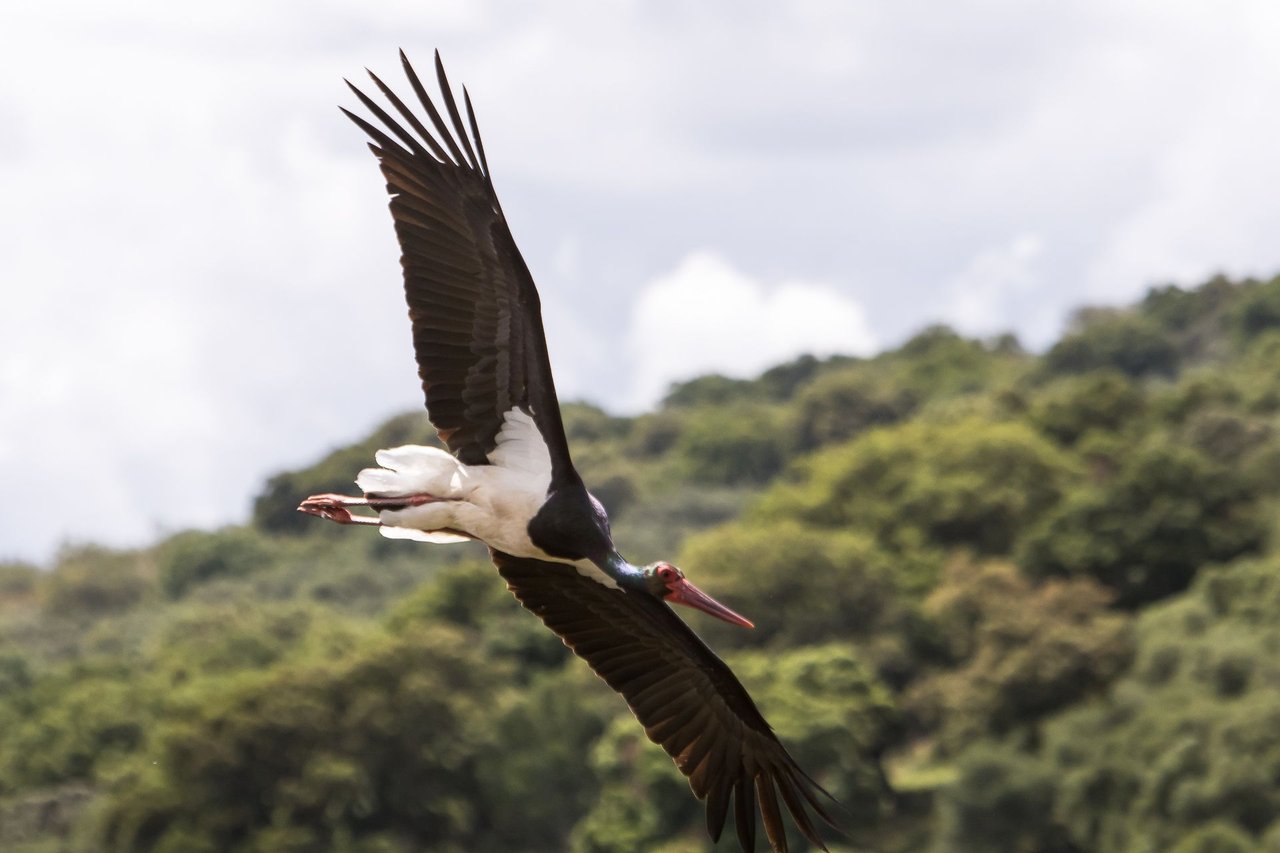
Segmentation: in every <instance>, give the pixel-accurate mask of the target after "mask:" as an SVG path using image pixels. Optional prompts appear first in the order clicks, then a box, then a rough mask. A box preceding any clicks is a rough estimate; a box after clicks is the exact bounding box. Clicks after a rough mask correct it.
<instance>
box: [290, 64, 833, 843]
mask: <svg viewBox="0 0 1280 853" xmlns="http://www.w3.org/2000/svg"><path fill="white" fill-rule="evenodd" d="M400 59H401V62H402V64H403V65H404V71H405V74H406V75H407V77H408V79H409V83H410V85H411V86H412V88H413V91H414V93H415V94H416V96H417V98H418V101H419V102H420V104H421V105H422V109H423V110H424V111H425V112H426V115H427V117H428V119H429V121H430V122H431V126H432V127H433V128H434V129H435V133H432V131H431V130H430V129H428V128H427V126H426V125H425V124H424V123H423V121H422V120H421V118H420V117H419V116H418V115H417V114H416V113H415V112H414V111H413V110H411V109H410V108H409V107H408V106H406V105H405V103H404V102H403V101H402V100H401V99H400V98H399V97H397V96H396V95H395V94H394V93H393V92H392V91H391V89H389V88H388V87H387V86H386V85H385V84H384V83H383V82H382V81H381V80H380V79H378V77H377V76H375V75H374V74H373V73H372V72H370V73H369V76H370V77H371V78H372V79H373V82H374V84H375V85H376V86H377V87H378V89H379V90H380V91H381V92H382V94H383V95H384V96H385V97H386V99H387V101H388V102H390V104H391V105H392V107H393V108H394V109H395V110H396V112H398V113H399V114H400V116H401V117H402V118H403V119H404V121H405V123H407V125H408V127H409V128H412V131H414V132H410V130H408V129H406V127H405V126H404V125H403V124H401V123H400V122H398V121H397V120H396V119H394V118H392V117H391V116H390V115H389V114H388V113H387V112H386V111H385V110H384V109H382V108H381V107H379V106H378V105H377V104H376V103H375V102H374V101H373V100H372V99H370V98H369V97H368V96H366V95H365V94H364V93H363V92H361V91H360V90H359V89H357V88H356V87H355V86H352V85H351V83H350V82H348V83H347V85H348V86H350V87H351V90H352V91H353V92H354V93H355V95H356V97H357V98H359V99H360V102H361V103H362V104H364V106H365V107H366V108H367V109H368V110H369V112H371V113H372V114H373V116H374V117H376V119H377V120H378V121H379V122H380V123H381V124H382V126H383V127H382V128H381V129H380V128H378V127H376V126H374V125H373V124H371V123H370V122H368V121H366V120H365V119H363V118H361V117H360V116H358V115H355V114H354V113H351V112H349V111H347V110H345V109H344V110H343V112H344V113H346V115H347V116H348V117H349V118H350V119H351V120H352V121H353V122H355V123H356V124H357V125H358V126H359V127H360V128H361V129H362V130H363V131H364V132H365V133H367V134H368V135H369V137H370V139H371V140H372V142H371V143H370V144H369V147H370V149H371V150H372V151H373V154H374V156H375V157H377V159H378V161H379V163H380V164H381V168H382V174H383V177H385V178H386V181H387V190H388V192H390V194H391V214H392V217H393V219H394V220H395V228H396V235H397V237H398V238H399V242H400V249H401V252H402V255H401V265H402V266H403V268H404V285H405V294H406V296H407V299H408V303H409V319H410V320H411V322H412V326H413V345H414V351H415V355H416V357H417V362H418V374H419V376H420V377H421V379H422V387H423V390H424V392H425V394H426V404H427V413H428V416H429V417H430V419H431V423H432V425H433V426H434V427H435V428H436V430H437V432H438V433H439V436H440V438H441V440H442V441H443V442H444V444H445V445H446V446H447V447H448V449H449V452H447V453H446V452H445V451H443V450H440V449H438V448H432V447H415V446H407V447H397V448H394V449H391V450H382V451H379V452H378V453H377V454H376V456H375V459H376V460H377V463H378V465H379V466H380V467H377V468H369V469H366V470H364V471H361V472H360V474H359V476H358V477H357V479H356V484H357V485H358V486H359V487H360V490H361V491H362V492H363V493H364V494H363V496H362V497H347V496H343V495H315V496H313V497H310V498H308V499H307V500H306V501H304V502H303V503H302V505H301V506H300V507H299V510H301V511H302V512H306V513H310V514H312V515H316V516H320V517H322V518H327V519H329V520H331V521H336V522H339V523H343V524H369V525H376V526H377V527H378V528H379V529H380V530H381V532H382V533H383V534H384V535H386V536H390V537H393V538H409V539H420V540H424V541H428V542H452V541H463V540H467V539H474V540H479V541H481V542H483V543H484V544H485V545H487V546H488V547H489V551H490V554H491V556H492V558H493V562H494V564H495V565H496V566H497V568H498V572H499V574H501V575H502V577H503V578H504V579H505V580H506V582H507V585H508V587H509V588H510V590H511V592H512V593H514V594H515V597H516V598H517V599H518V600H519V602H520V603H521V604H522V605H523V606H524V607H526V608H527V609H529V610H531V611H532V612H533V613H535V614H537V615H538V617H539V618H541V619H542V621H543V622H544V623H545V624H546V626H547V627H548V628H550V629H551V630H552V631H554V632H555V633H556V634H557V635H559V636H560V638H561V640H563V641H564V643H565V645H566V646H568V647H569V648H570V649H572V650H573V652H574V653H575V654H576V655H578V656H579V657H581V658H583V659H584V660H586V662H587V664H588V665H589V666H590V667H591V668H592V670H594V671H595V673H596V674H597V675H598V676H600V677H601V678H602V679H604V681H605V682H607V683H608V685H609V686H610V687H612V688H613V689H614V690H616V691H618V692H619V693H621V694H622V696H623V698H624V699H625V700H626V701H627V704H628V705H629V706H630V707H631V710H632V711H633V712H634V713H635V715H636V717H637V718H638V719H639V721H640V723H641V724H642V725H643V726H644V729H645V732H646V734H647V735H648V736H649V738H650V739H651V740H652V741H654V742H655V743H657V744H658V745H660V746H661V747H662V748H663V749H664V750H666V752H667V754H668V755H670V756H671V758H672V759H673V760H674V761H675V763H676V766H677V767H679V768H680V771H681V772H682V773H683V774H684V775H685V776H687V777H688V779H689V785H690V787H691V788H692V790H693V793H694V795H695V796H696V797H697V798H698V799H699V800H702V801H704V802H705V803H706V818H707V831H708V832H709V833H710V835H711V837H712V838H713V839H715V840H719V837H720V834H721V831H722V829H723V828H724V823H725V818H726V816H727V814H728V809H729V802H730V800H731V799H732V801H733V805H734V817H735V824H736V827H737V832H738V839H739V841H740V843H741V845H742V848H743V849H744V850H747V851H750V850H753V849H754V847H755V829H756V809H757V806H758V808H759V811H760V815H761V818H762V819H763V823H764V828H765V833H766V835H767V836H768V839H769V843H770V845H771V846H772V847H773V849H774V850H778V851H785V850H786V849H787V837H786V832H785V830H784V829H783V825H782V815H781V810H780V808H779V801H778V796H779V795H781V798H782V804H783V805H785V807H786V809H787V811H789V812H790V813H791V816H792V819H793V820H794V821H795V824H796V826H797V827H798V828H799V829H800V831H801V832H802V833H803V834H804V836H805V837H806V838H808V839H809V840H810V841H811V842H812V843H813V844H815V845H817V846H818V847H821V848H822V849H824V850H825V849H826V847H825V846H824V845H823V843H822V840H821V837H820V836H819V833H818V831H817V830H816V828H815V827H814V822H813V820H812V819H811V817H810V815H809V814H808V812H807V811H806V805H807V806H808V807H809V808H811V809H812V810H813V811H814V812H815V813H816V814H817V815H819V816H820V817H822V818H823V819H824V820H825V821H827V822H828V823H831V822H832V819H831V817H830V815H829V814H828V812H827V811H826V810H825V809H824V806H823V802H821V800H820V797H825V796H828V795H827V794H826V792H825V791H823V790H822V788H821V787H820V786H818V785H817V783H815V782H814V781H813V780H812V779H810V778H809V776H807V775H806V774H805V772H804V771H803V770H801V769H800V767H799V766H798V765H797V764H796V762H795V760H794V759H793V758H792V757H791V756H790V755H789V754H788V753H787V751H786V749H785V748H784V747H783V746H782V744H781V743H780V742H779V741H778V739H777V737H776V736H775V735H774V733H773V731H772V730H771V729H770V727H769V724H768V723H767V722H765V719H764V717H763V716H761V714H760V711H759V710H758V709H757V708H756V705H755V703H754V702H753V701H752V699H751V697H750V695H748V693H747V691H746V690H745V689H744V688H743V686H742V684H741V683H740V682H739V681H738V679H737V678H736V677H735V676H734V674H733V672H732V671H731V670H730V669H729V668H728V667H727V666H726V665H725V664H724V663H723V662H722V661H721V660H720V659H719V658H718V657H716V655H715V653H714V652H712V651H711V650H710V649H709V648H707V646H706V645H705V644H704V643H703V642H702V640H700V639H699V638H698V636H697V635H696V634H694V633H693V631H692V630H690V629H689V627H688V626H686V625H685V623H684V622H683V621H682V620H681V619H680V618H679V617H678V616H677V615H676V614H675V613H674V612H673V611H672V610H671V608H670V607H668V606H667V605H668V604H684V605H688V606H691V607H695V608H697V609H699V610H703V611H705V612H707V613H709V614H711V615H712V616H715V617H718V618H720V619H723V620H725V621H727V622H730V623H733V624H737V625H742V626H746V627H750V626H751V623H750V622H748V621H747V620H746V619H744V618H743V617H741V616H739V615H738V614H737V613H734V612H733V611H732V610H730V609H729V608H727V607H725V606H724V605H722V604H720V603H719V602H717V601H716V600H715V599H713V598H711V597H710V596H709V595H707V594H706V593H704V592H702V591H701V590H699V589H698V588H697V587H696V586H694V585H693V584H692V583H690V582H689V580H688V579H687V578H686V577H685V576H684V574H683V573H682V572H681V571H680V570H679V569H677V568H676V567H675V566H673V565H671V564H670V563H665V562H657V563H652V564H650V565H647V566H644V567H639V566H635V565H632V564H631V563H629V562H627V561H626V560H625V559H623V558H622V556H621V555H620V554H619V553H618V550H617V549H616V548H615V547H614V545H613V540H612V538H611V535H610V530H609V518H608V516H607V515H606V514H605V510H604V507H603V506H601V505H600V502H599V501H597V500H596V499H595V498H594V497H592V496H591V494H590V493H589V492H588V491H587V489H586V487H585V486H584V485H583V482H582V478H581V477H580V476H579V475H578V472H577V471H576V470H575V469H574V467H573V462H572V460H571V459H570V456H569V445H568V442H567V440H566V438H565V433H564V426H563V424H562V422H561V417H560V406H559V402H558V401H557V399H556V392H555V384H554V382H553V381H552V378H551V364H550V360H549V359H548V357H547V344H546V340H545V338H544V336H543V330H542V318H541V308H540V303H539V299H538V291H537V289H536V288H535V286H534V283H533V278H532V276H531V275H530V274H529V270H528V268H527V267H526V266H525V263H524V260H523V259H522V258H521V257H520V252H519V250H518V249H517V248H516V244H515V241H514V240H513V239H512V236H511V231H510V230H509V228H508V227H507V221H506V219H505V217H504V216H503V213H502V207H501V205H500V204H499V203H498V197H497V195H496V193H495V192H494V189H493V182H492V179H491V176H490V172H489V164H488V162H487V161H486V159H485V153H484V145H483V144H482V143H481V141H480V133H479V131H478V129H477V126H476V119H475V113H474V111H473V110H472V107H471V98H470V96H469V95H468V94H467V93H466V90H465V88H464V89H463V102H464V104H465V106H466V114H467V125H468V126H469V129H470V133H469V134H468V126H464V124H463V120H462V114H461V113H460V112H459V110H458V106H457V103H456V101H455V100H454V96H453V92H452V89H451V88H450V86H449V82H448V79H447V78H446V77H445V73H444V67H443V65H442V64H441V62H440V54H439V53H438V52H437V53H436V76H437V78H438V82H439V86H440V92H441V95H442V98H443V105H444V110H445V116H447V119H448V122H447V123H446V120H445V117H444V116H442V115H441V113H440V111H439V110H438V109H437V108H436V105H435V104H434V103H433V102H432V100H431V98H430V97H429V96H428V94H427V91H426V89H425V87H424V86H423V85H422V81H421V80H420V79H419V78H418V75H417V74H416V73H415V72H414V70H413V67H412V66H411V65H410V64H409V61H408V59H407V58H406V57H405V55H404V52H403V51H401V53H400ZM393 137H394V138H393ZM351 507H368V508H370V509H372V510H375V511H377V513H378V515H377V516H376V517H375V516H369V515H358V514H355V513H352V512H351Z"/></svg>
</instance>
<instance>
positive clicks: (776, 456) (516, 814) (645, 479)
mask: <svg viewBox="0 0 1280 853" xmlns="http://www.w3.org/2000/svg"><path fill="white" fill-rule="evenodd" d="M565 415H566V422H567V424H566V425H567V429H568V432H569V435H570V440H571V442H572V444H573V447H574V455H575V461H576V462H577V463H578V467H579V468H580V469H581V470H582V472H583V474H584V476H585V477H586V479H587V481H588V485H589V486H590V487H591V488H592V490H593V491H594V492H595V494H596V495H597V496H598V497H600V499H601V500H602V501H603V502H604V503H605V504H606V505H607V506H608V508H609V511H610V514H611V516H612V518H613V522H614V529H615V531H616V536H617V539H618V542H619V545H620V546H621V547H622V549H623V552H624V553H626V554H627V555H628V556H629V557H630V558H631V559H632V560H633V561H637V562H648V561H650V560H653V559H657V558H659V557H674V558H675V560H674V561H675V562H676V563H678V564H679V565H681V566H682V567H683V568H684V569H685V570H686V571H687V572H688V573H689V575H690V577H691V578H692V579H693V580H695V581H696V583H697V584H698V585H699V586H701V587H702V588H703V589H705V590H707V591H709V592H711V593H712V594H713V595H715V596H716V597H717V598H719V599H720V600H722V601H724V602H725V603H726V604H728V605H729V606H731V607H732V608H734V609H735V610H737V611H738V612H741V613H743V614H745V615H747V616H748V617H750V618H752V619H753V620H754V621H755V622H756V624H757V626H758V627H757V628H756V630H754V631H745V630H742V629H735V628H733V627H731V626H728V625H724V624H721V623H717V622H714V621H712V620H710V619H707V618H704V617H702V616H701V615H699V614H696V613H692V612H689V611H682V615H683V616H684V617H685V618H686V619H688V620H689V621H690V623H691V624H692V625H693V626H694V627H695V629H696V630H698V631H699V632H700V633H701V634H702V635H703V636H704V637H705V638H706V639H707V640H708V642H709V643H710V644H711V645H712V646H713V647H714V648H716V649H717V650H718V651H719V652H720V653H721V654H722V655H723V656H724V657H725V658H726V659H727V660H728V662H729V663H730V664H731V665H732V666H733V667H734V669H735V671H736V672H737V673H738V674H739V675H740V676H741V678H742V680H743V681H744V682H745V683H746V685H747V687H748V688H749V689H750V690H751V692H752V693H753V695H755V696H756V697H757V699H758V701H759V703H760V705H761V706H762V709H763V710H764V712H765V714H766V716H768V717H769V719H770V720H771V722H772V723H773V724H774V726H775V728H776V729H777V731H778V733H779V735H780V736H781V738H782V739H783V741H784V742H785V743H786V744H787V745H788V746H789V747H790V748H791V750H792V752H793V753H794V754H795V756H796V758H797V759H798V760H799V762H800V763H801V765H802V766H804V767H805V768H806V769H808V770H809V771H810V772H811V773H812V774H813V775H814V776H815V778H816V779H817V780H818V781H820V782H821V783H822V784H823V785H824V786H825V787H826V788H827V789H828V790H830V791H831V792H832V793H833V794H834V795H835V796H836V797H837V798H838V799H839V800H840V801H841V802H842V803H843V804H844V806H845V809H846V812H847V813H846V815H845V818H844V819H845V822H846V823H847V824H848V827H849V830H850V837H849V838H846V839H840V838H835V839H833V840H834V842H835V845H836V848H837V849H843V850H878V851H886V852H887V853H888V851H975V852H976V851H984V853H985V852H986V851H1028V853H1030V851H1062V853H1065V852H1066V851H1102V853H1109V851H1116V853H1119V851H1126V852H1127V853H1128V852H1130V851H1151V853H1159V852H1160V851H1176V853H1210V851H1212V853H1233V851H1251V850H1259V849H1261V850H1275V851H1280V784H1278V783H1277V780H1280V653H1278V652H1280V542H1278V541H1277V537H1276V531H1277V529H1278V527H1280V277H1278V278H1276V279H1272V280H1271V281H1267V282H1259V281H1242V282H1231V281H1227V280H1224V279H1214V280H1212V281H1209V282H1207V283H1205V284H1204V285H1202V286H1200V287H1198V288H1195V289H1190V290H1184V289H1180V288H1177V287H1166V288H1160V289H1156V290H1153V291H1151V292H1150V293H1149V294H1148V295H1147V296H1146V297H1145V298H1144V299H1143V300H1142V301H1141V302H1140V303H1139V304H1137V305H1135V306H1132V307H1131V308H1128V309H1124V310H1114V309H1105V310H1103V309H1087V310H1082V311H1081V312H1079V314H1078V315H1077V316H1076V317H1075V319H1074V321H1073V323H1072V325H1071V328H1070V329H1069V331H1068V332H1067V334H1065V335H1064V337H1063V338H1062V339H1061V340H1060V341H1058V342H1057V343H1056V344H1055V345H1054V346H1053V347H1051V348H1050V349H1049V350H1048V351H1047V352H1046V353H1044V354H1043V355H1032V354H1029V353H1026V352H1024V351H1023V350H1022V348H1021V347H1020V346H1019V344H1018V342H1017V341H1016V340H1014V339H1013V338H1009V337H1004V338H1000V339H996V340H991V341H976V340H969V339H965V338H963V337H960V336H958V335H956V334H954V333H953V332H951V331H949V330H948V329H945V328H932V329H928V330H926V331H924V332H922V333H921V334H919V335H917V336H916V337H915V338H913V339H912V340H910V341H908V342H907V343H906V344H905V345H903V346H902V347H901V348H899V349H897V350H894V351H891V352H887V353H884V354H882V355H880V356H877V357H875V358H871V359H854V358H844V357H837V358H832V359H828V360H816V359H813V358H801V359H798V360H796V361H794V362H791V363H789V364H784V365H780V366H778V367H775V368H773V369H772V370H769V371H767V372H766V373H764V374H763V375H762V376H760V377H758V378H756V379H753V380H732V379H727V378H724V377H719V376H707V377H703V378H700V379H696V380H694V381H692V382H688V383H685V384H682V385H679V386H678V387H675V388H673V389H672V391H671V393H670V394H669V396H668V397H667V398H666V400H665V401H664V402H663V403H662V405H661V406H660V407H658V409H657V410H656V411H653V412H650V413H647V414H644V415H641V416H639V417H634V418H622V417H613V416H610V415H608V414H607V413H605V412H603V411H600V410H599V409H596V408H593V407H591V406H588V405H581V404H577V405H569V406H566V412H565ZM430 434H431V431H430V427H429V425H428V423H427V421H426V418H425V415H423V414H421V413H411V414H406V415H402V416H398V417H396V418H393V419H392V420H390V421H388V422H387V423H386V424H384V425H383V426H382V427H381V428H379V429H378V430H377V431H376V432H375V433H374V434H373V435H371V436H369V437H368V439H366V440H365V441H363V442H361V443H360V444H358V445H356V446H353V447H346V448H341V449H339V450H336V451H334V452H333V453H332V454H330V455H329V456H328V457H326V458H324V459H322V460H320V461H319V462H317V463H316V464H315V465H314V466H312V467H310V468H306V469H303V470H297V471H288V472H284V473H281V474H279V475H278V476H276V477H273V478H272V479H271V480H270V481H269V482H268V483H266V484H265V485H264V487H263V489H262V491H261V494H260V495H259V496H258V498H257V500H256V502H255V506H254V511H253V517H252V519H251V520H249V522H248V523H246V524H245V525H243V526H235V527H227V528H224V529H221V530H214V531H188V532H183V533H179V534H177V535H173V536H170V537H168V538H166V539H164V540H163V541H160V542H158V543H156V544H155V545H153V546H151V547H148V548H145V549H141V550H136V551H114V550H107V549H104V548H99V547H95V546H91V545H82V546H75V547H67V548H65V549H64V550H63V552H62V553H61V554H60V555H59V557H58V559H57V561H56V564H55V565H54V566H52V567H51V569H49V570H38V569H37V568H36V567H32V566H26V565H21V564H0V849H3V850H7V851H8V850H12V851H19V853H36V851H62V850H72V851H80V850H84V851H97V850H106V851H167V853H179V851H181V853H188V851H227V850H230V851H272V853H274V852H275V851H324V850H335V851H369V853H374V851H377V853H400V851H405V852H406V853H407V851H417V850H440V851H486V850H494V851H499V850H502V851H506V850H529V851H561V850H573V851H576V852H577V853H633V851H662V853H691V851H699V850H705V849H708V844H707V842H706V841H705V839H704V830H703V818H702V814H701V807H700V805H699V804H698V803H696V802H695V801H694V800H693V799H692V797H691V796H690V795H689V791H688V787H687V785H686V783H685V782H684V780H683V779H682V778H681V777H680V776H679V774H678V773H677V772H676V771H675V768H674V767H673V766H672V764H671V762H670V760H669V759H667V757H666V756H665V755H664V754H663V752H662V751H661V750H660V749H659V748H658V747H656V746H653V745H652V744H649V743H648V742H647V741H646V740H645V738H644V736H643V733H642V731H641V729H640V727H639V726H638V725H637V724H636V723H635V721H634V720H633V719H632V718H631V717H630V714H629V712H628V711H627V709H626V706H625V705H624V704H623V703H622V701H621V700H620V699H619V698H618V697H617V696H615V695H614V694H613V693H612V692H611V691H610V690H609V689H608V688H607V687H605V686H604V685H603V683H601V682H598V681H597V680H596V679H595V678H594V676H592V675H591V674H590V672H589V671H588V670H587V669H586V667H585V665H583V664H582V663H581V662H579V661H577V660H575V659H573V658H572V657H571V656H570V655H569V654H568V653H567V652H566V651H565V649H564V648H563V647H562V646H561V645H560V643H559V642H558V640H556V638H555V637H554V636H553V635H551V634H550V633H549V632H547V631H546V630H545V629H544V628H543V627H542V626H541V624H540V623H539V622H538V620H537V619H536V618H534V617H533V616H532V615H530V614H528V613H526V612H524V611H523V610H521V609H520V608H519V606H518V605H517V604H516V602H515V601H514V599H513V598H512V597H511V596H510V595H509V594H508V593H507V592H506V590H505V588H504V586H503V584H502V582H501V581H500V579H499V578H498V577H497V575H496V573H495V571H494V570H493V568H492V566H491V565H490V564H489V563H488V561H487V559H486V557H485V554H484V552H483V550H482V549H479V548H477V547H474V546H472V545H470V544H468V545H449V546H443V545H441V546H428V545H423V544H421V543H414V542H405V541H392V540H387V539H384V538H382V537H380V536H378V535H376V533H372V532H371V531H368V530H363V529H351V528H345V529H344V528H340V527H337V526H336V525H331V524H326V523H323V522H320V521H318V520H316V519H313V518H309V517H306V516H303V515H300V514H299V513H297V512H296V511H295V507H296V506H297V504H298V502H299V500H300V499H301V498H303V497H305V496H307V495H309V494H312V493H316V492H323V491H349V490H350V489H351V484H350V481H351V479H352V478H353V476H354V474H355V472H356V471H358V470H359V469H360V468H362V467H364V466H366V465H368V464H370V462H371V460H372V456H373V452H374V450H375V449H377V448H379V447H386V446H391V445H395V444H402V443H406V442H416V443H426V442H428V441H431V440H432V439H431V438H430ZM792 834H793V836H794V835H795V833H792ZM727 835H732V833H727ZM716 849H720V850H724V851H728V850H732V849H735V844H734V842H733V840H732V839H731V838H728V837H727V838H726V840H725V841H724V842H723V843H722V844H721V845H719V847H718V848H716Z"/></svg>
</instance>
